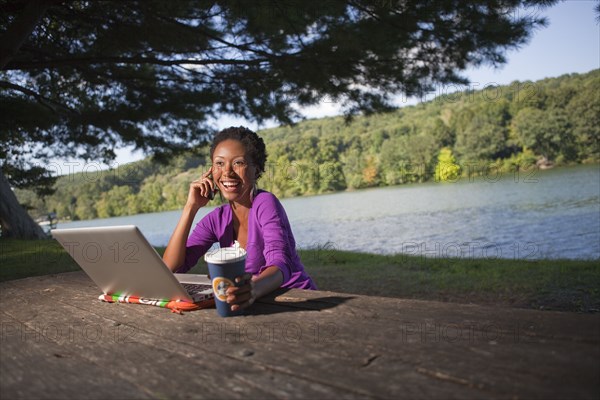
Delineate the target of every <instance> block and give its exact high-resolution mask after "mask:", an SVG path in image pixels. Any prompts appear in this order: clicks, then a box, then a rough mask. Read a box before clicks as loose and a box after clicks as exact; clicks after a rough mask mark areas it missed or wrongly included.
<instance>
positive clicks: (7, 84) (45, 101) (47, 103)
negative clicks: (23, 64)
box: [0, 81, 77, 114]
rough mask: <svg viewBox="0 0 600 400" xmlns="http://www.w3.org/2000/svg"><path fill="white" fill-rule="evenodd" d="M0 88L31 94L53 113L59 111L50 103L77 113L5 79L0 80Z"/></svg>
mask: <svg viewBox="0 0 600 400" xmlns="http://www.w3.org/2000/svg"><path fill="white" fill-rule="evenodd" d="M0 88H4V89H12V90H16V91H18V92H21V93H23V94H26V95H28V96H31V97H33V98H35V99H36V100H37V101H38V103H40V104H41V105H43V106H44V107H46V108H48V109H49V110H50V111H52V112H53V113H55V114H59V112H58V111H57V109H56V108H55V107H53V106H52V104H54V105H56V106H58V107H60V108H62V109H64V110H67V111H69V112H72V113H77V111H76V110H74V109H72V108H70V107H68V106H66V105H64V104H61V103H58V102H56V101H54V100H52V99H49V98H47V97H44V96H42V95H41V94H39V93H37V92H35V91H33V90H31V89H27V88H26V87H23V86H20V85H15V84H14V83H10V82H7V81H0Z"/></svg>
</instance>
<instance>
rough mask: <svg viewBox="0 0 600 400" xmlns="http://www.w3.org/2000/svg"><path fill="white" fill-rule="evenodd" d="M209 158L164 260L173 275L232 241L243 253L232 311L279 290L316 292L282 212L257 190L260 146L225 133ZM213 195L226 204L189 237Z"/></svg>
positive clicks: (249, 137) (245, 136)
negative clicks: (243, 270)
mask: <svg viewBox="0 0 600 400" xmlns="http://www.w3.org/2000/svg"><path fill="white" fill-rule="evenodd" d="M210 156H211V160H212V166H211V168H210V170H209V171H207V172H206V173H204V174H203V175H202V176H201V177H200V179H198V180H196V181H194V182H192V183H191V184H190V191H189V194H188V199H187V202H186V204H185V206H184V209H183V213H182V215H181V218H180V220H179V222H178V224H177V227H176V228H175V231H174V232H173V235H172V236H171V239H170V240H169V244H168V245H167V248H166V250H165V253H164V255H163V259H164V261H165V263H166V264H167V265H168V266H169V268H170V269H171V270H172V271H174V272H179V273H182V272H187V271H189V270H190V268H192V267H193V266H194V265H195V264H196V263H197V262H198V260H199V259H200V257H201V256H202V255H204V254H205V253H206V252H207V251H208V250H209V249H210V247H211V246H212V245H213V244H214V243H217V242H218V243H219V244H220V246H221V247H228V246H232V245H233V244H234V242H235V241H237V242H238V243H239V244H240V246H241V247H243V248H244V249H246V251H247V258H246V268H245V270H246V273H245V274H244V275H242V276H239V277H238V278H237V279H236V280H237V281H238V286H236V287H230V288H229V289H228V290H227V294H228V297H227V302H228V303H229V304H231V310H232V311H235V310H237V309H241V308H245V307H248V306H250V305H252V303H254V301H255V300H256V299H257V298H259V297H261V296H264V295H266V294H268V293H270V292H272V291H273V290H275V289H277V288H279V287H286V288H300V289H316V286H315V285H314V283H313V282H312V280H311V278H310V277H309V276H308V275H307V274H306V272H305V271H304V266H303V265H302V262H301V261H300V257H299V256H298V253H297V252H296V241H295V239H294V235H293V234H292V229H291V227H290V223H289V221H288V218H287V215H286V213H285V210H284V209H283V206H282V205H281V203H280V202H279V200H278V199H277V198H276V197H275V195H273V194H272V193H269V192H266V191H264V190H258V188H257V186H256V181H257V180H258V178H259V177H260V176H261V174H262V173H263V171H264V170H265V161H266V158H267V154H266V149H265V144H264V142H263V140H262V139H261V138H260V137H259V136H258V135H257V134H256V133H255V132H253V131H251V130H249V129H247V128H243V127H239V128H234V127H231V128H227V129H224V130H222V131H221V132H219V133H218V134H217V135H216V136H215V138H214V141H213V143H212V145H211V148H210ZM216 191H219V192H220V193H221V194H222V196H223V197H224V198H225V199H226V200H227V201H228V204H225V205H223V206H221V207H218V208H216V209H215V210H213V211H212V212H210V213H209V214H207V215H206V216H205V217H204V218H203V219H202V220H201V221H200V222H199V223H198V224H197V225H196V227H195V228H194V231H193V232H192V234H191V235H189V233H190V230H191V226H192V222H193V220H194V217H195V215H196V213H197V212H198V210H199V209H200V208H201V207H204V206H206V204H207V203H208V201H209V200H210V199H211V198H212V197H213V196H214V193H215V192H216ZM188 236H189V238H188Z"/></svg>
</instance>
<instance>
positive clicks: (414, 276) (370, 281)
mask: <svg viewBox="0 0 600 400" xmlns="http://www.w3.org/2000/svg"><path fill="white" fill-rule="evenodd" d="M157 250H158V252H159V253H161V254H162V252H163V251H164V249H162V248H158V249H157ZM300 255H301V257H302V261H303V262H304V265H305V266H306V269H307V271H308V272H309V274H310V275H311V276H312V277H313V279H314V280H315V282H316V284H317V286H318V287H319V289H321V290H330V291H336V292H343V293H355V294H365V295H377V296H388V297H401V298H414V299H427V300H441V301H451V302H460V303H475V304H488V305H491V304H493V305H501V306H513V307H525V308H536V309H539V308H542V309H546V310H562V311H577V312H598V311H600V261H597V260H596V261H573V260H540V261H524V260H500V259H497V260H494V259H464V258H463V259H459V258H424V257H416V256H405V255H394V256H376V255H372V254H362V253H353V252H345V251H337V250H302V251H300ZM77 270H79V267H78V266H77V264H75V262H74V261H73V260H72V259H71V257H70V256H69V255H68V254H67V253H66V252H65V251H64V250H63V249H62V247H61V246H60V245H59V244H58V243H57V242H55V241H52V240H43V241H22V240H9V239H3V240H0V281H6V280H11V279H20V278H25V277H29V276H35V275H46V274H55V273H60V272H67V271H77ZM192 272H195V273H206V266H205V265H203V262H201V263H200V264H199V265H198V266H196V267H195V268H194V269H193V270H192Z"/></svg>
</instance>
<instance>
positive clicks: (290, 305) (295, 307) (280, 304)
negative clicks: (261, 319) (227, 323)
mask: <svg viewBox="0 0 600 400" xmlns="http://www.w3.org/2000/svg"><path fill="white" fill-rule="evenodd" d="M287 291H288V290H287V289H280V290H277V291H276V292H274V293H273V294H271V295H269V296H266V297H263V298H262V299H260V300H259V301H258V302H257V303H256V304H254V306H253V307H251V308H250V309H248V310H247V314H248V315H266V314H278V313H284V312H294V311H322V310H327V309H330V308H334V307H337V306H339V305H340V304H343V303H345V302H346V301H348V300H350V299H353V298H355V296H324V297H314V298H306V299H303V298H298V297H295V296H294V297H292V296H290V298H289V300H287V298H286V296H285V293H286V292H287Z"/></svg>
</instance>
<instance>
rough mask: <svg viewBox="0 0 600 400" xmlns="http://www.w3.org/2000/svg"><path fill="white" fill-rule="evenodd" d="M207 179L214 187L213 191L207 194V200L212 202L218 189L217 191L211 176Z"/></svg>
mask: <svg viewBox="0 0 600 400" xmlns="http://www.w3.org/2000/svg"><path fill="white" fill-rule="evenodd" d="M208 178H209V179H210V180H211V181H212V183H213V185H214V187H215V189H214V190H213V191H211V192H209V193H208V199H209V200H214V199H215V193H217V190H219V189H217V184H216V183H215V181H213V176H212V174H210V175H208Z"/></svg>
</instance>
